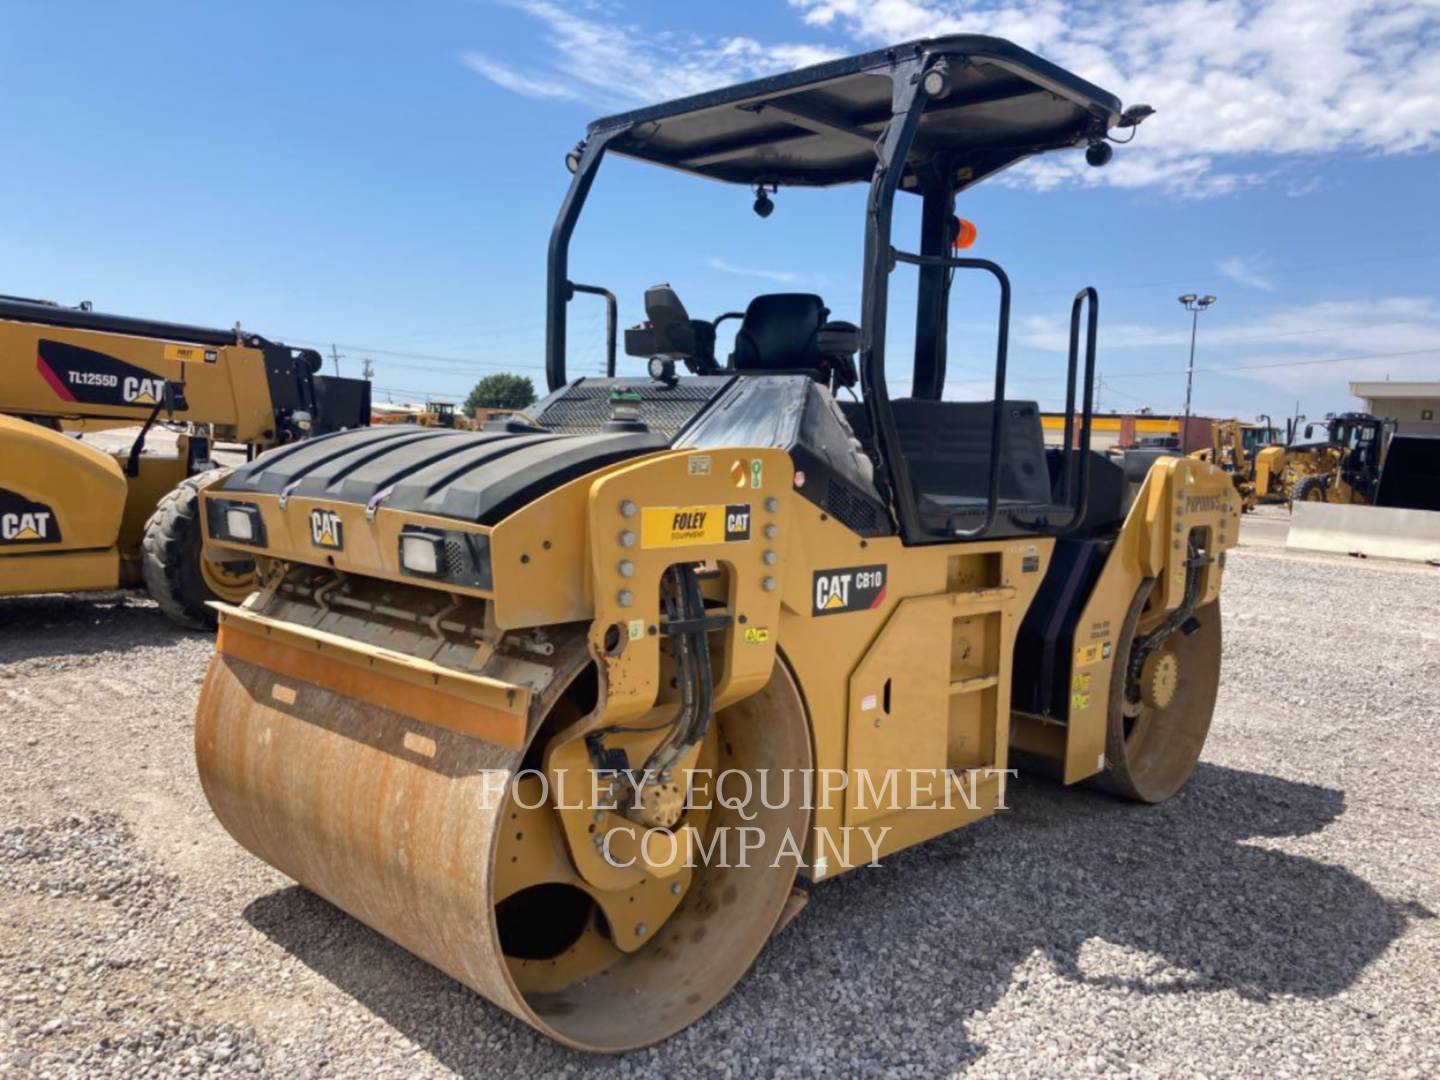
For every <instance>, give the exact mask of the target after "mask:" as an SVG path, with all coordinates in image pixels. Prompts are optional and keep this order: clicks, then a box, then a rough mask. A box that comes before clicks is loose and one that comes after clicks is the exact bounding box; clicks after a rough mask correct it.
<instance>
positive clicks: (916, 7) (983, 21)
mask: <svg viewBox="0 0 1440 1080" xmlns="http://www.w3.org/2000/svg"><path fill="white" fill-rule="evenodd" d="M499 2H501V3H503V4H505V5H506V6H509V7H512V8H516V9H518V10H520V11H522V12H524V13H526V14H527V15H529V16H531V17H533V18H534V19H536V20H537V21H538V22H539V23H540V24H541V26H542V35H543V38H544V40H545V43H546V45H547V46H549V49H550V53H549V57H548V58H544V59H542V60H541V61H540V62H539V63H537V64H536V65H535V67H534V70H533V71H531V70H529V69H526V70H523V71H522V70H521V69H518V68H517V67H515V66H513V65H510V64H506V63H503V62H501V61H499V60H497V59H495V58H494V57H493V56H491V55H488V54H485V53H478V52H468V53H465V54H464V56H463V59H464V62H465V63H466V64H468V65H469V66H470V67H471V68H472V70H474V71H476V72H477V73H479V74H480V75H482V76H484V77H485V78H487V79H490V80H491V81H492V82H494V83H495V84H496V85H499V86H502V87H504V88H505V89H507V90H510V91H513V92H515V93H520V94H526V95H528V96H530V97H535V98H541V99H550V100H573V101H583V102H585V103H587V104H589V105H592V106H596V107H598V108H602V109H618V108H624V107H628V106H632V105H636V104H641V103H647V102H654V101H663V100H666V99H669V98H674V97H679V96H682V95H685V94H691V93H696V92H699V91H701V90H706V89H709V88H712V87H715V86H721V85H725V84H727V83H732V82H736V81H740V80H743V79H748V78H755V77H758V76H761V75H766V74H770V73H773V72H777V71H783V70H787V69H792V68H796V67H802V66H805V65H807V64H813V63H818V62H820V61H822V60H826V59H829V58H832V57H834V56H836V55H841V54H844V53H847V52H852V51H856V50H858V49H859V48H861V47H864V48H869V47H873V46H875V45H880V44H888V43H894V42H899V41H904V40H907V39H911V38H918V37H926V36H932V35H936V34H944V33H972V34H992V35H995V36H998V37H1003V38H1008V39H1010V40H1012V41H1014V42H1016V43H1017V44H1019V45H1022V46H1024V47H1026V48H1029V49H1032V50H1034V51H1035V52H1037V53H1039V54H1040V55H1041V56H1044V57H1045V58H1046V59H1049V60H1053V61H1055V62H1057V63H1059V64H1061V65H1062V66H1064V67H1067V68H1069V69H1071V70H1073V71H1075V72H1076V73H1077V74H1079V75H1081V76H1083V77H1085V78H1087V79H1089V80H1090V81H1092V82H1094V83H1097V84H1098V85H1100V86H1102V87H1105V88H1106V89H1107V90H1110V91H1112V92H1114V93H1116V94H1118V95H1119V96H1120V97H1121V99H1122V100H1123V101H1125V102H1126V103H1127V104H1134V103H1137V102H1145V103H1148V104H1150V105H1153V106H1154V107H1155V108H1156V109H1157V110H1158V114H1157V115H1156V116H1155V117H1154V118H1152V119H1150V120H1149V121H1147V122H1146V124H1145V125H1144V127H1143V128H1142V129H1141V130H1140V132H1139V133H1138V138H1137V139H1136V141H1135V144H1134V145H1133V146H1128V147H1124V148H1121V149H1119V150H1118V151H1117V153H1116V155H1115V158H1114V160H1113V161H1112V162H1111V164H1110V165H1108V166H1106V167H1105V168H1103V169H1092V168H1089V167H1088V166H1087V165H1086V164H1085V163H1084V160H1083V158H1082V157H1081V155H1079V154H1052V155H1046V156H1044V157H1041V158H1038V159H1035V160H1033V161H1030V162H1026V163H1023V164H1022V165H1020V166H1019V167H1018V168H1016V169H1014V170H1011V171H1010V172H1008V173H1006V174H1004V175H1003V176H1002V177H1000V181H999V182H1001V183H1007V184H1015V185H1023V186H1026V187H1031V188H1039V189H1046V188H1051V187H1055V186H1058V185H1069V184H1087V185H1099V184H1105V185H1111V186H1118V187H1125V188H1159V189H1161V190H1164V191H1166V192H1168V193H1170V194H1174V195H1180V196H1186V197H1207V196H1219V195H1228V194H1232V193H1235V192H1238V191H1243V190H1245V189H1247V188H1253V187H1257V186H1260V185H1264V184H1269V183H1276V184H1279V185H1283V190H1284V191H1285V192H1286V194H1289V195H1293V196H1302V195H1306V194H1309V193H1310V192H1312V191H1314V190H1315V189H1316V188H1317V187H1318V186H1319V185H1320V183H1321V182H1322V177H1323V172H1322V170H1323V168H1324V155H1327V154H1331V153H1335V152H1340V151H1346V152H1360V153H1371V154H1400V153H1413V152H1419V151H1430V150H1434V149H1436V148H1437V147H1440V63H1437V62H1435V59H1434V57H1435V56H1436V55H1437V53H1440V4H1437V2H1436V0H1324V2H1321V0H1139V2H1132V3H1126V4H1119V3H1099V4H1083V5H1082V4H1066V3H1062V2H1061V0H789V5H790V7H791V9H792V10H794V11H795V12H796V13H797V14H798V15H799V17H800V20H801V22H802V24H804V25H805V26H806V27H807V28H808V30H809V32H811V33H812V34H815V35H816V36H818V37H823V38H824V39H826V40H827V41H828V42H830V43H829V44H817V43H807V42H788V43H767V42H762V41H759V40H757V39H755V38H753V37H747V36H720V37H708V36H704V35H699V34H694V33H688V32H684V31H682V30H675V29H669V30H667V29H664V28H654V27H646V28H644V29H642V28H640V27H638V26H635V25H632V24H629V23H627V22H626V21H625V16H624V14H623V9H620V8H618V7H616V6H615V5H614V4H613V3H609V2H605V3H599V2H595V0H589V2H586V0H571V2H568V3H567V2H566V0H499ZM670 10H672V11H673V12H674V13H675V14H674V15H673V16H672V17H673V18H674V19H676V20H677V22H678V21H679V20H680V19H682V18H683V14H682V13H683V11H684V10H685V8H684V7H683V6H680V5H677V6H675V7H673V8H672V9H670ZM837 37H842V38H844V39H845V40H844V43H843V47H840V46H837V45H836V44H833V43H834V42H835V39H836V38H837ZM1297 162H1304V163H1305V167H1306V169H1307V173H1308V175H1306V176H1304V177H1303V178H1299V179H1297V178H1296V177H1295V175H1294V173H1293V170H1294V168H1295V164H1296V163H1297Z"/></svg>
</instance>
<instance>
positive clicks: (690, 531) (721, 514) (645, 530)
mask: <svg viewBox="0 0 1440 1080" xmlns="http://www.w3.org/2000/svg"><path fill="white" fill-rule="evenodd" d="M640 513H641V517H640V544H641V546H642V547H647V548H659V547H685V546H687V545H691V544H731V543H734V542H735V541H737V540H749V539H750V504H749V503H732V504H730V505H729V506H647V507H645V508H644V509H643V510H642V511H641V512H640Z"/></svg>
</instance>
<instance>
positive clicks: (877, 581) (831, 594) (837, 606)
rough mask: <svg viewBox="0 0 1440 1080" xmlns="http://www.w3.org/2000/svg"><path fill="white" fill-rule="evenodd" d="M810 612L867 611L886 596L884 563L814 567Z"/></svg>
mask: <svg viewBox="0 0 1440 1080" xmlns="http://www.w3.org/2000/svg"><path fill="white" fill-rule="evenodd" d="M812 595H813V598H814V602H813V606H812V607H811V609H810V614H811V615H839V614H840V613H841V612H843V611H869V610H870V609H872V608H877V607H879V606H880V604H881V602H882V601H884V599H885V567H884V565H880V566H842V567H839V568H837V569H834V570H816V571H815V582H814V590H813V593H812Z"/></svg>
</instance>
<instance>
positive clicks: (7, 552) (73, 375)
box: [0, 297, 370, 628]
mask: <svg viewBox="0 0 1440 1080" xmlns="http://www.w3.org/2000/svg"><path fill="white" fill-rule="evenodd" d="M319 366H320V357H319V354H317V353H315V352H313V351H309V350H299V349H291V348H288V347H286V346H284V345H279V344H276V343H274V342H271V341H267V340H266V339H265V338H262V337H260V336H259V335H258V334H251V333H246V332H244V331H240V330H211V329H206V328H203V327H195V326H182V325H179V324H175V323H160V322H152V321H149V320H144V319H132V318H125V317H122V316H117V315H104V314H100V313H98V312H95V311H92V310H90V308H89V305H81V306H79V307H73V308H72V307H62V306H60V305H58V304H53V303H49V302H46V301H39V300H25V299H21V298H18V297H0V596H14V595H18V594H25V593H42V592H86V591H95V590H106V589H116V588H131V587H140V586H142V585H143V586H144V587H145V588H146V589H148V590H149V592H150V595H151V596H153V597H154V598H155V600H156V602H157V603H159V605H160V607H161V608H162V609H163V610H164V612H165V613H166V614H167V615H169V616H170V617H171V618H172V619H174V620H175V621H176V622H178V623H180V624H181V625H183V626H188V627H195V628H199V627H202V626H207V625H209V626H213V625H214V622H215V619H214V612H213V611H211V610H210V609H209V608H208V607H207V606H206V605H207V604H208V603H209V602H210V601H211V600H215V599H217V598H218V599H225V600H230V601H235V602H238V601H240V600H243V599H244V598H245V597H246V596H247V595H248V594H249V593H250V592H251V590H252V588H253V586H254V582H253V572H254V565H253V563H252V562H251V561H250V559H249V558H248V557H243V558H237V559H231V560H227V561H224V562H219V563H216V562H208V561H206V560H204V559H202V558H201V557H200V546H201V529H200V522H199V516H198V515H199V513H200V502H199V499H200V492H201V491H203V490H204V489H205V488H206V487H208V486H209V485H210V484H213V483H215V482H216V481H217V480H218V479H219V478H220V477H221V476H223V475H224V471H223V470H220V469H217V468H216V467H215V464H214V462H213V461H212V459H211V450H212V447H213V446H214V445H215V444H216V443H226V444H235V445H236V446H237V447H238V448H243V449H244V450H245V451H246V452H247V455H248V456H253V455H254V454H255V453H256V452H258V451H260V450H263V449H265V448H266V447H271V446H276V445H278V444H280V443H285V442H290V441H293V440H297V439H301V438H304V437H306V436H308V435H310V434H313V433H323V432H330V431H335V430H339V429H342V428H346V427H354V426H359V425H362V424H364V423H366V421H367V419H368V415H369V407H370V406H369V384H368V383H364V382H361V381H359V380H355V379H340V378H329V379H327V378H325V377H323V376H320V375H317V374H316V370H317V369H318V368H319ZM157 425H159V426H164V427H168V428H171V429H173V430H174V431H175V432H176V434H177V438H176V439H175V444H176V450H175V452H173V453H169V452H166V453H151V452H148V451H147V450H146V440H147V438H149V436H150V435H151V433H152V431H153V430H154V429H155V427H156V426H157ZM125 427H136V428H138V429H139V431H138V434H137V435H136V436H135V437H134V438H133V439H132V440H130V444H129V446H127V447H126V448H124V449H123V450H120V451H110V452H107V451H106V450H102V449H98V448H97V447H95V446H92V445H90V444H89V443H87V442H85V441H84V438H85V434H86V433H89V432H96V431H104V430H106V429H112V430H113V429H117V428H125Z"/></svg>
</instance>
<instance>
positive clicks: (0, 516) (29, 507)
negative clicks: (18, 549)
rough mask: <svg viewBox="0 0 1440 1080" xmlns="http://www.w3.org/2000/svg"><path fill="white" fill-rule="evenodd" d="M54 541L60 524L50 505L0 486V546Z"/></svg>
mask: <svg viewBox="0 0 1440 1080" xmlns="http://www.w3.org/2000/svg"><path fill="white" fill-rule="evenodd" d="M58 543H60V523H59V522H57V521H56V520H55V512H54V511H53V510H51V509H50V507H48V506H46V505H45V504H44V503H37V502H31V501H30V500H29V499H27V498H25V496H24V495H21V494H20V493H19V492H15V491H7V490H6V489H5V488H0V546H12V545H16V544H58Z"/></svg>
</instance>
